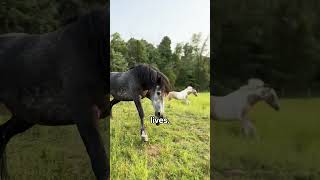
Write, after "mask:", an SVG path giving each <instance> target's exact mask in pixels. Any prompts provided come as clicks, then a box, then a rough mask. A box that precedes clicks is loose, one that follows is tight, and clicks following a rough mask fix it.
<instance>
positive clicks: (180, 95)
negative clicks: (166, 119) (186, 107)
mask: <svg viewBox="0 0 320 180" xmlns="http://www.w3.org/2000/svg"><path fill="white" fill-rule="evenodd" d="M191 93H192V94H193V95H195V96H198V92H197V91H196V90H195V89H194V88H193V87H192V86H188V87H187V88H186V89H184V90H182V91H180V92H177V91H171V92H169V94H168V96H167V97H168V100H169V101H170V100H171V99H177V100H183V101H184V102H185V103H186V104H189V103H190V101H189V100H188V95H189V94H191Z"/></svg>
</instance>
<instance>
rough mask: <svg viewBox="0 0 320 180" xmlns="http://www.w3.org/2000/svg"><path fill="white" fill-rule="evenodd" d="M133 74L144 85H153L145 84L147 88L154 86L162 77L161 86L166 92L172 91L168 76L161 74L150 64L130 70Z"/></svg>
mask: <svg viewBox="0 0 320 180" xmlns="http://www.w3.org/2000/svg"><path fill="white" fill-rule="evenodd" d="M130 70H131V71H132V72H134V73H135V74H136V76H137V77H138V78H139V79H140V80H141V81H142V82H144V83H147V82H151V83H152V84H144V85H145V86H149V85H154V84H156V83H157V80H158V78H159V77H160V79H161V81H160V85H161V86H162V87H164V92H165V93H169V92H170V91H171V84H170V81H169V79H168V77H167V76H166V75H164V74H163V73H162V72H160V71H159V70H158V69H157V68H155V67H152V66H151V65H148V64H138V65H135V66H133V67H131V68H130Z"/></svg>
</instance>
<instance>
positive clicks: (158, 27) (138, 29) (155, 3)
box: [110, 0, 210, 48]
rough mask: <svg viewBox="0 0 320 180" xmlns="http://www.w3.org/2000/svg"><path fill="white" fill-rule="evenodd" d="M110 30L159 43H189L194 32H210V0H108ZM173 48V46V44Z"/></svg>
mask: <svg viewBox="0 0 320 180" xmlns="http://www.w3.org/2000/svg"><path fill="white" fill-rule="evenodd" d="M110 15H111V16H110V21H111V24H110V26H111V27H110V32H111V34H113V33H115V32H118V33H120V35H121V37H122V38H123V39H124V40H126V41H127V40H129V39H130V38H131V37H133V38H135V39H144V40H146V41H148V42H150V43H152V44H154V45H158V44H159V43H160V41H161V39H162V38H163V37H164V36H169V38H170V39H171V41H172V46H175V44H176V43H179V42H189V41H190V39H191V37H192V34H193V33H199V32H201V33H202V34H203V38H206V37H207V36H209V35H210V34H209V33H210V0H111V1H110ZM172 48H173V47H172Z"/></svg>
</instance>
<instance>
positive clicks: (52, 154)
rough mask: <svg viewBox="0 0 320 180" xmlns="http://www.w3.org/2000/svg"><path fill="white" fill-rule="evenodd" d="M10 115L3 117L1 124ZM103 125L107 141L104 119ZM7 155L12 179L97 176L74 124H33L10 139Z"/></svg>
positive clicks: (72, 179) (74, 179)
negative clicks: (52, 125) (55, 125)
mask: <svg viewBox="0 0 320 180" xmlns="http://www.w3.org/2000/svg"><path fill="white" fill-rule="evenodd" d="M0 109H1V111H3V109H2V108H0ZM8 118H9V115H8V116H1V117H0V121H1V124H2V123H3V122H5V121H6V120H7V119H8ZM100 126H101V127H100V132H101V134H102V137H103V138H104V141H105V140H106V134H103V133H104V128H103V121H101V122H100ZM6 155H7V163H8V172H9V176H10V178H11V179H12V180H30V179H32V180H44V179H46V180H90V179H92V180H94V179H95V177H94V175H93V172H92V170H91V165H90V159H89V157H88V155H87V152H86V150H85V147H84V145H83V143H82V140H81V138H80V135H79V133H78V131H77V128H76V127H75V126H57V127H49V126H34V127H32V128H31V129H29V130H27V131H26V132H24V133H22V134H19V135H17V136H15V137H14V138H12V139H11V141H10V142H9V144H8V146H7V149H6Z"/></svg>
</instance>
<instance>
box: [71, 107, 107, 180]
mask: <svg viewBox="0 0 320 180" xmlns="http://www.w3.org/2000/svg"><path fill="white" fill-rule="evenodd" d="M71 110H72V117H73V119H74V121H75V123H76V125H77V128H78V131H79V133H80V136H81V138H82V141H83V142H84V145H85V147H86V150H87V153H88V155H89V157H90V160H91V166H92V169H93V172H94V174H95V176H96V178H97V179H98V180H106V179H108V178H109V176H110V165H109V160H108V158H107V155H106V152H105V149H104V145H103V142H102V140H101V137H100V134H99V131H98V126H97V121H98V118H99V117H98V116H97V114H99V112H96V111H97V108H95V107H94V105H90V104H89V103H86V102H79V103H78V104H73V106H71Z"/></svg>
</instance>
